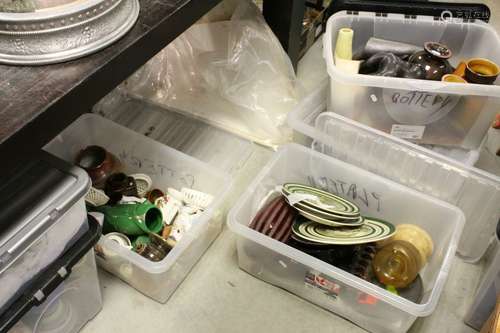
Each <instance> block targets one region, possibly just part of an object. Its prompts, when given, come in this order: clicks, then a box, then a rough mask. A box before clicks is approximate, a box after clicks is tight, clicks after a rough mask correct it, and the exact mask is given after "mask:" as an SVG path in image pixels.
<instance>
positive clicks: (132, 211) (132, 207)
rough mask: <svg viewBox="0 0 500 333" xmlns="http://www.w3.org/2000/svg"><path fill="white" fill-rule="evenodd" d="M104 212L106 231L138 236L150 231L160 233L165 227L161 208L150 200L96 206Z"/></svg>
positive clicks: (97, 209) (99, 210)
mask: <svg viewBox="0 0 500 333" xmlns="http://www.w3.org/2000/svg"><path fill="white" fill-rule="evenodd" d="M95 210H96V211H98V212H101V213H103V214H104V226H103V228H104V232H105V233H107V232H111V231H117V232H121V233H123V234H125V235H130V236H138V235H144V234H147V233H150V232H153V233H158V232H160V231H161V229H162V227H163V216H162V213H161V210H159V209H158V208H157V207H156V206H155V205H153V204H151V203H150V202H148V201H145V202H143V203H133V204H121V205H115V206H101V207H96V208H95Z"/></svg>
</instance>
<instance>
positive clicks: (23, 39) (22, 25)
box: [0, 0, 139, 65]
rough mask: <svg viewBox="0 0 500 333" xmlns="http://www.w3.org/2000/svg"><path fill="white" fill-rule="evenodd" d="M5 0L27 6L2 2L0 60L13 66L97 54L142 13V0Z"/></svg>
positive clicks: (0, 6)
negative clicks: (96, 52)
mask: <svg viewBox="0 0 500 333" xmlns="http://www.w3.org/2000/svg"><path fill="white" fill-rule="evenodd" d="M4 2H12V3H16V2H17V3H22V4H23V6H21V7H19V6H18V5H16V4H12V3H11V4H10V5H9V6H5V5H4V6H2V5H0V63H4V64H11V65H42V64H50V63H56V62H62V61H67V60H72V59H75V58H79V57H82V56H84V55H87V54H90V53H93V52H95V51H98V50H100V49H102V48H104V47H106V46H108V45H110V44H111V43H113V42H115V41H116V40H118V39H119V38H121V37H122V36H123V35H125V34H126V33H127V32H128V31H129V30H130V29H131V28H132V26H133V25H134V23H135V21H136V20H137V18H138V16H139V2H138V0H79V1H71V0H70V1H65V0H53V1H49V0H36V1H33V0H26V1H24V0H23V1H11V0H7V1H4ZM37 3H39V4H37ZM40 3H41V4H40ZM27 4H28V5H27Z"/></svg>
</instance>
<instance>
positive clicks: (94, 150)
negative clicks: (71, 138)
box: [76, 146, 122, 189]
mask: <svg viewBox="0 0 500 333" xmlns="http://www.w3.org/2000/svg"><path fill="white" fill-rule="evenodd" d="M76 164H77V165H78V166H79V167H81V168H82V169H85V171H87V173H88V174H89V176H90V179H92V185H93V186H94V187H95V188H98V189H104V186H105V184H106V179H107V178H108V177H109V176H111V175H112V174H114V173H116V172H120V171H121V169H122V165H121V163H120V160H119V159H118V158H117V157H115V156H114V155H113V154H111V153H110V152H108V151H106V149H104V148H102V147H100V146H88V147H87V148H85V149H83V150H81V151H80V153H79V154H78V156H77V157H76Z"/></svg>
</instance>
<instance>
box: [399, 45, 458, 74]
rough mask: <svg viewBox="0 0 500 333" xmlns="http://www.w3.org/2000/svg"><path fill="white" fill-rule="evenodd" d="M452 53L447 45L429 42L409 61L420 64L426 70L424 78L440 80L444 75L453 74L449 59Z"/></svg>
mask: <svg viewBox="0 0 500 333" xmlns="http://www.w3.org/2000/svg"><path fill="white" fill-rule="evenodd" d="M451 55H452V53H451V50H450V49H449V48H448V47H447V46H446V45H443V44H440V43H436V42H427V43H425V45H424V50H423V51H420V52H417V53H414V54H413V55H412V56H411V57H410V58H409V59H408V62H409V63H410V64H412V65H416V66H419V67H420V68H421V69H422V70H423V71H424V72H425V77H424V79H426V80H434V81H440V80H441V78H442V77H443V75H445V74H451V73H453V71H454V69H453V67H452V66H451V65H450V63H449V62H448V60H447V59H449V58H450V57H451Z"/></svg>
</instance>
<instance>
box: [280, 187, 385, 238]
mask: <svg viewBox="0 0 500 333" xmlns="http://www.w3.org/2000/svg"><path fill="white" fill-rule="evenodd" d="M282 193H283V195H284V197H285V198H286V200H287V202H288V203H289V204H290V205H291V206H293V207H294V208H295V209H297V211H298V212H299V213H300V214H301V215H302V216H304V217H305V218H307V219H308V221H305V222H302V221H300V220H297V221H296V222H295V223H294V224H293V226H292V233H293V236H294V238H295V239H296V240H298V241H301V242H305V243H315V244H325V245H327V244H331V245H353V244H364V243H371V242H377V241H380V240H383V239H386V238H389V237H391V236H392V235H393V234H394V233H395V228H394V226H393V225H392V224H390V223H388V222H386V221H382V220H379V219H374V218H368V217H363V216H361V213H360V210H359V208H358V206H356V205H355V204H354V203H352V202H350V201H348V200H346V199H344V198H341V197H339V196H337V195H334V194H332V193H329V192H326V191H322V190H319V189H316V188H314V187H310V186H306V185H301V184H295V183H287V184H284V185H283V188H282Z"/></svg>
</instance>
